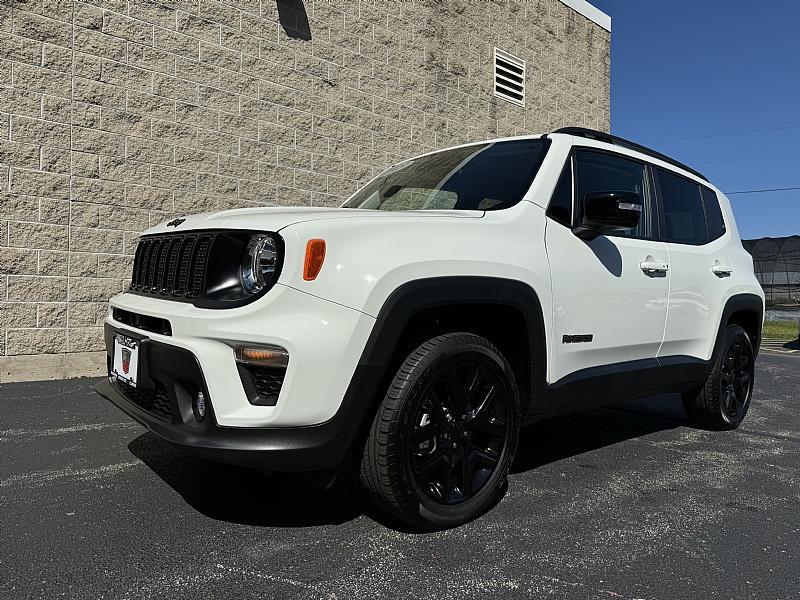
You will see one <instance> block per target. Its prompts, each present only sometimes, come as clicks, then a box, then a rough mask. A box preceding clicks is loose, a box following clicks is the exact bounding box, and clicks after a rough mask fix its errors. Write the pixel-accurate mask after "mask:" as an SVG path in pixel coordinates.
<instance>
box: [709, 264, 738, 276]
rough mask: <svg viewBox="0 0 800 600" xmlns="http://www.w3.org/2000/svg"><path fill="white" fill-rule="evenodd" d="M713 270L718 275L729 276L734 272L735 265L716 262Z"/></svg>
mask: <svg viewBox="0 0 800 600" xmlns="http://www.w3.org/2000/svg"><path fill="white" fill-rule="evenodd" d="M711 272H712V273H714V275H717V276H718V277H727V276H728V275H730V274H731V273H733V267H732V266H730V265H721V264H719V263H715V264H714V265H713V266H712V267H711Z"/></svg>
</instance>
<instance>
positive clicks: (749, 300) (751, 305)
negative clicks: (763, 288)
mask: <svg viewBox="0 0 800 600" xmlns="http://www.w3.org/2000/svg"><path fill="white" fill-rule="evenodd" d="M738 312H752V313H754V314H755V315H756V317H757V319H756V322H757V324H758V330H757V332H756V335H755V339H753V340H751V342H752V343H753V354H754V355H755V356H758V349H759V346H761V330H762V328H763V324H764V301H763V300H762V299H761V296H757V295H756V294H735V295H733V296H731V297H730V298H728V300H727V301H726V302H725V308H723V309H722V317H721V318H720V321H719V329H718V330H717V339H716V340H715V341H714V351H713V352H712V354H711V364H712V365H713V364H714V361H715V360H716V358H717V353H718V352H719V350H720V346H721V345H722V339H723V337H724V336H725V329H726V327H727V326H728V322H729V321H730V319H731V317H732V316H733V315H734V314H735V313H738Z"/></svg>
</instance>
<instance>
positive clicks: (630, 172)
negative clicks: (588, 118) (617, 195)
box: [575, 150, 653, 238]
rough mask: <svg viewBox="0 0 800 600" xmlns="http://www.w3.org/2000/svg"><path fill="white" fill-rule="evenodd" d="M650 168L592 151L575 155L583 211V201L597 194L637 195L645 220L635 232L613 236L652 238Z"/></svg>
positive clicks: (576, 182) (578, 205)
mask: <svg viewBox="0 0 800 600" xmlns="http://www.w3.org/2000/svg"><path fill="white" fill-rule="evenodd" d="M649 182H650V179H649V177H648V175H647V165H645V164H644V163H641V162H639V161H637V160H631V159H627V158H624V157H622V156H619V155H613V154H608V153H605V152H595V151H592V150H577V151H576V152H575V185H576V192H577V199H578V202H577V203H576V206H577V207H578V210H580V206H581V200H582V199H583V198H584V197H585V196H586V194H591V193H594V192H636V193H637V194H639V196H640V197H641V198H642V216H641V219H640V220H639V225H638V226H637V227H636V228H634V229H627V230H623V231H619V232H615V233H613V234H611V235H615V236H626V237H636V238H651V237H653V227H652V214H653V210H652V194H651V193H650V183H649Z"/></svg>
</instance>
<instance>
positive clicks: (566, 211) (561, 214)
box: [547, 159, 572, 227]
mask: <svg viewBox="0 0 800 600" xmlns="http://www.w3.org/2000/svg"><path fill="white" fill-rule="evenodd" d="M547 216H548V217H550V218H551V219H554V220H556V221H558V222H559V223H561V224H562V225H566V226H567V227H569V226H570V225H572V160H571V159H568V160H567V164H566V166H565V167H564V170H563V171H562V172H561V177H560V178H559V180H558V183H557V184H556V189H555V190H554V191H553V197H552V198H550V204H549V205H548V207H547Z"/></svg>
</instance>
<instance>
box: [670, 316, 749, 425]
mask: <svg viewBox="0 0 800 600" xmlns="http://www.w3.org/2000/svg"><path fill="white" fill-rule="evenodd" d="M754 370H755V356H754V352H753V346H752V344H751V343H750V338H749V336H748V335H747V332H746V331H745V330H744V329H742V328H741V327H740V326H739V325H729V326H728V327H727V329H726V330H725V336H724V338H723V343H722V347H721V349H720V352H719V353H718V355H717V358H716V360H715V362H714V366H713V368H712V370H711V373H710V374H709V376H708V379H706V382H705V384H704V385H703V386H702V387H700V388H699V389H698V390H694V391H692V392H689V393H686V394H684V396H683V406H684V408H685V409H686V414H687V415H688V416H689V418H690V419H691V420H692V421H693V422H695V423H697V424H698V425H700V426H701V427H704V428H706V429H716V430H729V429H736V428H737V427H738V426H739V424H740V423H741V422H742V421H743V420H744V417H745V415H746V414H747V410H748V409H749V408H750V397H751V396H752V393H753V376H754Z"/></svg>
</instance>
